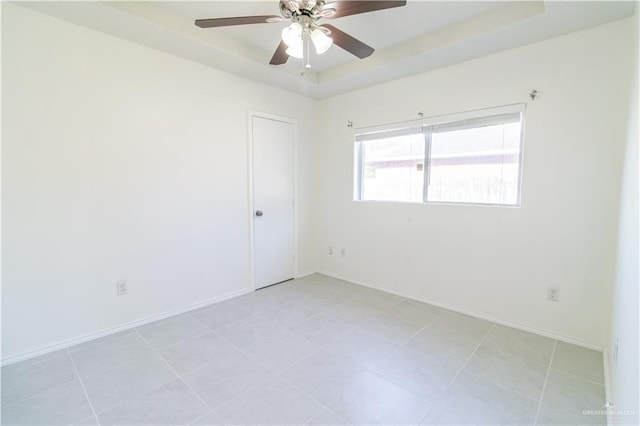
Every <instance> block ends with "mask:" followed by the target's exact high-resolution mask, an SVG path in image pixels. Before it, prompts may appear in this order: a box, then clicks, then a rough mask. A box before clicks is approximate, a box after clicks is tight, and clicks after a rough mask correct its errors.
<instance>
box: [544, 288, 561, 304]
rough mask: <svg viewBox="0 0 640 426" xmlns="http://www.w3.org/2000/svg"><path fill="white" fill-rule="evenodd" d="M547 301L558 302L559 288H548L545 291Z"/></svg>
mask: <svg viewBox="0 0 640 426" xmlns="http://www.w3.org/2000/svg"><path fill="white" fill-rule="evenodd" d="M547 300H550V301H551V302H559V301H560V287H549V288H548V289H547Z"/></svg>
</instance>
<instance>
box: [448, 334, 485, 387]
mask: <svg viewBox="0 0 640 426" xmlns="http://www.w3.org/2000/svg"><path fill="white" fill-rule="evenodd" d="M495 326H496V323H492V324H491V327H490V328H489V330H487V334H485V335H484V337H483V338H482V340H480V343H478V345H477V346H476V348H475V349H474V350H473V352H471V355H469V358H467V360H466V361H465V363H464V364H463V365H462V367H460V370H458V372H457V373H456V375H455V376H453V379H451V381H450V382H449V384H447V386H446V387H445V388H444V391H443V393H444V392H447V390H449V387H450V386H451V385H452V384H453V382H455V380H456V379H457V378H458V376H459V375H460V373H462V371H463V370H464V369H465V368H466V367H467V365H468V364H469V362H471V359H472V358H473V356H474V355H475V354H476V352H477V351H478V349H480V346H482V344H483V343H484V341H485V340H487V337H489V334H491V331H492V330H493V328H494V327H495Z"/></svg>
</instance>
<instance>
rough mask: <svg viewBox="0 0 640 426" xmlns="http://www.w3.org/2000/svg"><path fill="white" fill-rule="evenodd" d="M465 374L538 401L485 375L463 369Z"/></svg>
mask: <svg viewBox="0 0 640 426" xmlns="http://www.w3.org/2000/svg"><path fill="white" fill-rule="evenodd" d="M465 374H468V375H470V376H473V377H475V378H478V379H480V380H482V381H483V382H487V383H490V384H492V385H494V386H497V387H499V388H502V389H504V390H508V391H509V392H512V393H515V394H518V395H519V396H521V397H523V398H527V399H531V400H533V401H538V399H537V398H534V397H533V396H531V395H527V394H524V393H522V392H520V391H519V390H516V389H513V388H510V387H509V386H506V385H502V384H500V383H496V382H494V381H493V380H492V379H487V378H486V377H483V376H480V375H478V374H476V373H472V372H471V371H465Z"/></svg>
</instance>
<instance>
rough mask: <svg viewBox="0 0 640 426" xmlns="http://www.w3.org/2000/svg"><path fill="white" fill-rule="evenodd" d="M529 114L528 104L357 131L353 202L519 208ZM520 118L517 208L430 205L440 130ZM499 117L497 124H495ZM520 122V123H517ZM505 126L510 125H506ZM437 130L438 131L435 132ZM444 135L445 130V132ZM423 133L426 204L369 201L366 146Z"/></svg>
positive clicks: (446, 203)
mask: <svg viewBox="0 0 640 426" xmlns="http://www.w3.org/2000/svg"><path fill="white" fill-rule="evenodd" d="M525 112H526V104H511V105H504V106H500V107H492V108H485V109H481V110H474V111H466V112H462V113H455V114H446V115H439V116H433V117H427V118H424V119H421V120H412V121H405V122H398V123H391V124H387V125H382V126H372V127H366V128H360V129H356V132H355V134H354V180H355V181H354V186H353V188H354V193H353V200H354V201H356V202H365V203H371V202H373V203H411V204H436V205H438V204H439V205H456V206H483V207H505V208H519V207H521V204H522V172H523V165H524V164H523V163H524V133H525ZM515 114H518V115H519V116H520V118H519V123H520V140H519V143H518V181H517V185H516V189H517V193H516V201H515V203H514V204H506V203H482V202H470V201H429V199H428V196H429V185H430V181H431V169H432V166H431V160H432V157H431V147H432V140H433V135H434V133H435V134H437V133H438V131H437V128H438V127H441V128H447V127H451V129H450V130H448V131H454V130H461V129H463V128H464V126H457V125H456V123H464V122H465V121H474V120H475V121H478V122H482V121H486V122H488V123H493V124H484V125H479V126H473V127H470V128H481V127H487V126H491V125H498V124H500V120H499V117H501V116H502V117H503V119H505V120H506V118H507V117H509V116H512V115H515ZM492 117H496V119H495V121H493V120H491V118H492ZM514 122H517V121H514ZM502 124H507V121H503V122H502ZM418 127H420V132H418V131H415V132H412V131H411V129H417V128H418ZM434 128H436V130H434ZM441 131H442V130H441ZM419 133H422V135H423V138H424V144H425V146H424V166H423V167H424V177H423V194H422V201H409V200H366V199H363V196H364V171H365V164H364V161H365V159H364V144H365V143H366V142H367V141H371V140H380V139H385V138H389V137H393V136H401V135H403V134H404V135H410V134H419Z"/></svg>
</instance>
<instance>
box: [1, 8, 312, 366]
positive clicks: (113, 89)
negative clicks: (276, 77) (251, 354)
mask: <svg viewBox="0 0 640 426" xmlns="http://www.w3.org/2000/svg"><path fill="white" fill-rule="evenodd" d="M2 39H3V45H2V55H3V57H2V62H3V67H2V88H3V94H2V101H3V109H2V114H3V115H2V124H3V126H2V142H3V144H2V145H3V146H2V149H3V152H2V159H3V164H2V171H3V176H2V178H3V179H2V196H3V218H2V219H3V222H2V226H3V228H4V235H3V249H4V253H3V254H4V256H3V259H2V261H3V265H2V266H3V268H2V269H3V271H2V272H3V276H2V278H3V279H2V302H3V305H2V343H3V353H2V356H3V359H4V360H7V359H12V358H13V359H15V358H16V357H20V356H21V355H24V354H26V353H29V352H30V351H36V350H40V349H42V348H44V347H47V346H48V345H54V344H57V343H60V342H63V341H65V340H67V339H73V338H77V337H79V336H83V335H87V334H91V333H96V332H100V331H102V330H106V329H110V328H113V327H117V326H120V325H122V324H126V323H128V322H131V321H135V320H139V319H141V318H145V317H148V316H151V315H158V314H162V313H164V312H167V311H171V310H175V309H179V308H183V307H187V306H190V305H193V304H196V303H199V302H202V301H207V300H212V299H215V298H218V297H223V296H225V295H229V294H232V293H236V292H238V291H242V290H246V289H248V288H249V287H250V285H251V284H250V282H249V268H248V267H249V257H248V256H249V245H248V239H249V234H248V232H249V231H248V220H249V216H248V213H249V211H248V194H247V179H248V170H247V137H248V136H247V115H248V110H258V111H263V112H268V113H271V114H276V115H280V116H286V117H290V118H293V119H296V120H297V121H298V133H299V138H298V152H297V169H298V194H297V201H298V202H297V208H298V213H299V214H298V226H299V229H298V234H299V241H298V246H299V256H298V261H299V263H298V272H299V274H300V275H304V274H308V273H311V272H314V271H315V269H316V267H315V247H316V244H315V240H314V235H315V220H314V217H313V215H314V213H313V212H314V210H315V208H314V194H313V188H314V185H315V183H314V179H315V170H314V166H315V160H314V148H313V146H314V141H313V140H312V135H313V134H314V132H313V129H312V124H313V123H312V121H311V118H312V117H313V116H314V108H315V103H314V101H312V100H310V99H307V98H305V97H301V96H297V95H294V94H291V93H288V92H285V91H282V90H278V89H274V88H271V87H268V86H265V85H261V84H258V83H254V82H250V81H248V80H244V79H241V78H238V77H235V76H233V75H230V74H226V73H223V72H219V71H216V70H212V69H209V68H207V67H204V66H201V65H198V64H195V63H191V62H189V61H186V60H183V59H178V58H176V57H173V56H170V55H167V54H164V53H161V52H158V51H154V50H151V49H149V48H145V47H141V46H139V45H135V44H132V43H130V42H126V41H123V40H120V39H117V38H114V37H111V36H108V35H105V34H102V33H98V32H95V31H93V30H89V29H86V28H84V27H79V26H76V25H73V24H70V23H67V22H64V21H60V20H57V19H54V18H51V17H48V16H45V15H41V14H38V13H35V12H32V11H29V10H26V9H23V8H22V7H19V6H16V5H12V4H7V3H6V2H3V3H2ZM119 279H126V280H127V281H128V283H129V294H128V295H127V296H125V297H117V296H116V287H115V283H116V281H117V280H119Z"/></svg>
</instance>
